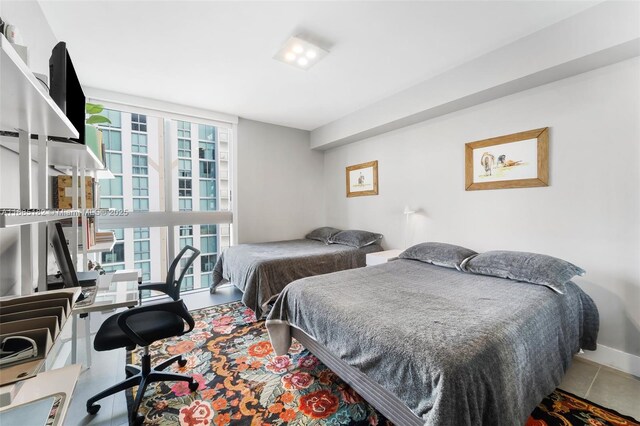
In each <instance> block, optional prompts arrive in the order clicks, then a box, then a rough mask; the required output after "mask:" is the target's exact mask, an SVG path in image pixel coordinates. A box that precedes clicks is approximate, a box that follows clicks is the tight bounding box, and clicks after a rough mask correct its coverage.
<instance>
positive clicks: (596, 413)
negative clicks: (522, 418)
mask: <svg viewBox="0 0 640 426" xmlns="http://www.w3.org/2000/svg"><path fill="white" fill-rule="evenodd" d="M552 425H554V426H555V425H563V426H586V425H588V426H608V425H612V426H640V423H639V422H638V421H637V420H635V419H633V418H632V417H628V416H623V415H622V414H620V413H618V412H616V411H613V410H611V409H609V408H605V407H601V406H600V405H597V404H594V403H593V402H591V401H587V400H586V399H582V398H579V397H577V396H575V395H573V394H571V393H569V392H566V391H563V390H561V389H556V390H555V391H554V392H553V393H552V394H551V395H549V396H548V397H546V398H545V399H544V400H542V402H541V403H540V405H538V406H537V407H536V409H535V410H533V413H531V416H530V417H529V420H527V424H526V425H525V426H552Z"/></svg>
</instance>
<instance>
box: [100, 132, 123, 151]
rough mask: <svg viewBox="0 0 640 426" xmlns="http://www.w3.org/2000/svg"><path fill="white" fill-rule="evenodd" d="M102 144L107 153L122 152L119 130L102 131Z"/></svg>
mask: <svg viewBox="0 0 640 426" xmlns="http://www.w3.org/2000/svg"><path fill="white" fill-rule="evenodd" d="M102 143H104V148H105V149H106V150H108V151H122V133H121V132H120V130H109V129H102Z"/></svg>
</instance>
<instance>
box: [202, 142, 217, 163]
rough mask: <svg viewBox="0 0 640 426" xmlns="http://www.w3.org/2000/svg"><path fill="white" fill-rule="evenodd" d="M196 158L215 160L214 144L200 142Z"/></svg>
mask: <svg viewBox="0 0 640 426" xmlns="http://www.w3.org/2000/svg"><path fill="white" fill-rule="evenodd" d="M198 156H199V158H201V159H203V160H211V161H213V160H215V159H216V155H215V144H213V143H210V142H200V144H199V148H198Z"/></svg>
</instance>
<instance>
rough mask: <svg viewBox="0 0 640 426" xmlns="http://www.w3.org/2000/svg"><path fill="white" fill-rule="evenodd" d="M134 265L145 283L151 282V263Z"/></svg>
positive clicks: (136, 263)
mask: <svg viewBox="0 0 640 426" xmlns="http://www.w3.org/2000/svg"><path fill="white" fill-rule="evenodd" d="M134 265H135V269H137V270H139V271H140V274H141V276H142V282H143V283H144V282H149V281H151V262H135V263H134Z"/></svg>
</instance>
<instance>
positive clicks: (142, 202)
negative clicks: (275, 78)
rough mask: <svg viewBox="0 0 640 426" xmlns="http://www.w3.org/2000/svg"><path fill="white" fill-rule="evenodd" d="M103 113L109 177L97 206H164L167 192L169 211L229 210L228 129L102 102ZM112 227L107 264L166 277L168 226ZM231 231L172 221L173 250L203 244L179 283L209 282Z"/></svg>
mask: <svg viewBox="0 0 640 426" xmlns="http://www.w3.org/2000/svg"><path fill="white" fill-rule="evenodd" d="M105 115H107V117H108V118H109V119H110V120H111V124H107V125H102V126H100V127H101V129H102V131H103V141H104V144H105V148H106V166H107V168H108V169H109V170H111V172H112V174H113V175H114V178H113V179H101V180H100V181H99V184H100V207H101V208H107V209H109V208H110V209H120V210H128V211H165V201H164V200H165V199H166V198H169V199H170V202H169V204H168V205H170V206H171V210H172V211H215V210H230V196H229V194H230V186H229V143H230V139H231V134H230V130H229V129H227V128H223V127H217V126H213V125H207V124H201V123H197V122H189V121H177V120H168V119H163V118H159V117H152V116H148V115H145V114H138V113H129V112H124V111H116V110H105ZM194 121H195V120H194ZM167 133H168V134H167ZM165 143H167V144H169V148H170V150H169V151H170V152H171V158H169V159H168V161H167V159H166V158H164V156H165V152H167V151H166V150H165V147H164V144H165ZM165 179H172V185H171V188H173V190H172V192H173V193H172V194H165V193H164V192H165V182H164V180H165ZM167 210H168V209H167ZM113 231H114V232H115V234H116V240H117V243H116V244H115V246H114V248H113V250H112V251H111V252H108V253H102V258H101V259H100V260H101V263H102V267H103V268H104V269H105V270H106V271H107V272H112V271H116V270H123V269H135V270H138V271H139V272H138V273H139V275H140V276H142V280H143V282H162V281H164V280H165V276H164V271H166V268H167V267H168V266H167V265H165V266H164V267H163V263H164V264H168V263H170V262H171V260H172V259H166V253H167V250H166V248H167V247H166V244H167V241H168V239H167V232H168V230H167V227H151V228H149V227H138V228H124V229H113ZM229 231H230V225H229V224H220V225H217V224H203V225H186V226H179V227H175V228H174V232H175V236H174V241H175V242H176V247H175V249H176V250H175V252H176V253H177V252H179V250H180V249H181V248H183V247H184V246H185V245H192V246H194V247H196V248H197V249H199V250H200V251H201V255H200V256H199V258H198V259H196V261H195V262H194V264H193V265H192V266H191V267H190V268H189V271H188V272H187V274H186V275H185V278H184V280H183V283H182V290H183V291H187V290H193V289H199V288H206V287H208V286H209V285H210V284H211V282H212V271H213V266H214V265H215V262H216V259H217V256H218V253H219V252H220V250H221V248H223V247H227V246H229V244H230V235H229Z"/></svg>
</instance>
